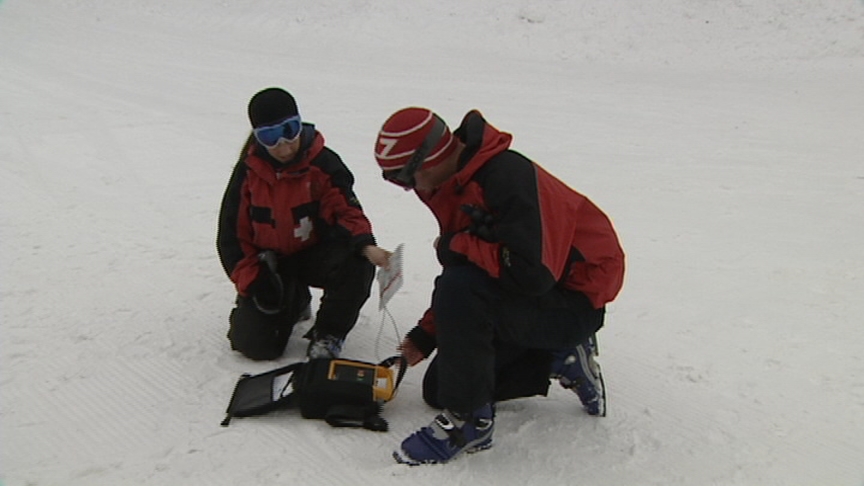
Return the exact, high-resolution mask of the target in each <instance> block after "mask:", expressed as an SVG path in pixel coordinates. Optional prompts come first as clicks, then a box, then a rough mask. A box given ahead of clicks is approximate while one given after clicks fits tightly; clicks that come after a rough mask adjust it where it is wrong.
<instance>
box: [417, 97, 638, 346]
mask: <svg viewBox="0 0 864 486" xmlns="http://www.w3.org/2000/svg"><path fill="white" fill-rule="evenodd" d="M454 135H455V136H456V137H458V138H459V140H460V141H462V143H464V144H465V150H464V151H463V152H462V154H461V156H460V159H459V164H460V169H459V171H458V172H457V173H456V174H454V175H453V176H452V177H451V178H450V179H448V180H447V181H446V182H444V184H442V185H441V186H440V187H438V188H437V189H436V190H435V191H434V192H431V193H419V192H418V196H419V197H420V199H421V200H422V201H423V202H424V203H426V205H427V206H429V208H430V209H431V210H432V212H433V213H434V214H435V217H436V219H437V220H438V224H439V226H440V233H441V238H440V240H439V249H438V251H439V255H441V254H442V253H450V256H449V257H448V258H447V259H448V260H457V261H458V260H459V259H462V260H467V261H468V262H470V263H471V264H474V265H476V266H478V267H480V268H481V269H483V270H485V271H486V273H488V274H489V275H490V276H491V277H492V278H494V279H496V281H498V282H499V283H500V284H501V286H502V287H503V288H505V289H508V290H509V291H512V292H517V293H522V294H527V295H541V294H544V293H546V292H548V291H550V290H552V288H553V287H555V286H561V287H563V288H565V289H569V290H574V291H579V292H582V293H584V294H585V295H586V296H587V297H588V299H590V301H591V303H592V304H593V305H594V307H595V308H597V309H599V308H602V307H603V306H604V305H605V304H607V303H608V302H610V301H612V300H613V299H614V298H615V296H616V295H617V294H618V292H619V291H620V290H621V286H622V284H623V278H624V252H623V250H622V249H621V245H620V244H619V241H618V237H617V235H616V233H615V230H614V228H613V226H612V223H611V221H610V220H609V218H608V217H607V216H606V215H605V214H604V213H603V211H601V210H600V209H599V208H598V207H597V206H595V205H594V204H593V203H592V202H591V201H590V200H589V199H588V198H587V197H585V196H584V195H582V194H580V193H578V192H576V191H574V190H573V189H571V188H570V187H568V186H567V185H566V184H564V183H563V182H561V181H560V180H558V179H556V178H555V177H554V176H552V175H551V174H550V173H548V172H546V171H545V170H544V169H543V168H542V167H540V166H539V165H537V164H535V163H534V162H532V161H530V160H529V159H527V158H526V157H524V156H522V155H521V154H519V153H517V152H515V151H512V150H509V147H510V142H511V140H512V136H511V135H510V134H507V133H503V132H500V131H498V130H497V129H496V128H495V127H493V126H492V125H489V124H488V123H487V122H486V120H484V119H483V117H482V115H481V114H480V113H479V112H477V111H472V112H470V113H468V114H467V115H466V116H465V118H464V119H463V121H462V124H461V126H460V127H459V129H457V130H456V131H455V132H454ZM466 205H467V206H471V207H475V208H479V209H481V210H482V211H484V212H487V213H489V214H490V215H491V216H492V220H493V223H492V225H493V228H494V235H495V238H494V239H493V241H489V240H488V238H487V239H481V238H479V237H478V236H475V235H474V234H471V233H470V232H468V231H466V229H467V228H469V226H470V225H471V218H470V216H469V215H468V213H467V212H466V211H465V210H464V209H463V207H464V206H466ZM441 245H446V247H444V248H442V247H441ZM454 257H455V258H454ZM439 259H440V258H439ZM420 327H421V328H422V329H423V330H424V331H426V333H428V334H432V335H434V333H435V324H434V316H433V315H432V312H431V310H429V311H427V312H426V314H425V315H424V316H423V319H421V321H420ZM413 337H415V336H412V338H413ZM420 339H422V337H420ZM415 344H421V343H417V342H416V341H415ZM427 350H428V349H427ZM427 350H424V352H425V351H427ZM430 352H431V351H430ZM424 354H425V353H424ZM427 355H428V354H427Z"/></svg>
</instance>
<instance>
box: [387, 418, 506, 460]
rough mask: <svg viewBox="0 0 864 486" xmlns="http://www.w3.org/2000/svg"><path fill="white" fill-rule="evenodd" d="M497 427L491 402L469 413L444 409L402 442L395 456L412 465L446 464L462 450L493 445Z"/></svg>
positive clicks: (472, 449) (482, 448) (473, 449)
mask: <svg viewBox="0 0 864 486" xmlns="http://www.w3.org/2000/svg"><path fill="white" fill-rule="evenodd" d="M494 429H495V407H494V406H493V405H492V404H491V403H487V404H486V405H484V406H482V407H480V408H479V409H477V410H475V411H474V412H473V413H468V414H458V413H455V412H451V411H449V410H444V411H443V412H442V413H440V414H439V415H438V416H437V417H435V420H433V421H432V423H431V424H429V425H428V426H427V427H423V428H422V429H420V430H418V431H417V432H414V433H413V434H411V435H410V436H409V437H408V438H407V439H405V440H404V441H402V446H401V447H400V449H399V450H397V451H394V452H393V458H394V459H396V461H397V462H400V463H402V464H408V465H411V466H416V465H418V464H439V463H445V462H448V461H450V460H451V459H453V458H454V457H456V456H458V455H460V454H462V453H463V452H467V453H469V454H470V453H472V452H477V451H482V450H484V449H488V448H490V447H492V432H493V430H494Z"/></svg>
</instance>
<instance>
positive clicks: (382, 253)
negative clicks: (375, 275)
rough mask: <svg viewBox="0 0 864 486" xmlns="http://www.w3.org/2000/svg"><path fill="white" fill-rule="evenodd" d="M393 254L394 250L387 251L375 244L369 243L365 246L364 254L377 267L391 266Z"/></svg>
mask: <svg viewBox="0 0 864 486" xmlns="http://www.w3.org/2000/svg"><path fill="white" fill-rule="evenodd" d="M392 254H393V252H392V251H387V250H385V249H384V248H381V247H378V246H375V245H367V246H366V247H365V248H363V256H364V257H366V259H367V260H369V262H371V263H372V264H373V265H375V266H376V267H382V268H389V267H390V256H391V255H392Z"/></svg>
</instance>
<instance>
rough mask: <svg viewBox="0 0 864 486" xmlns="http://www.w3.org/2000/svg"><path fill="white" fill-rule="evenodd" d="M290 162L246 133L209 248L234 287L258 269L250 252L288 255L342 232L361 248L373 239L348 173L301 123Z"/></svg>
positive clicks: (245, 282)
mask: <svg viewBox="0 0 864 486" xmlns="http://www.w3.org/2000/svg"><path fill="white" fill-rule="evenodd" d="M301 136H302V142H301V149H300V154H299V155H298V156H297V159H296V161H295V162H291V163H288V164H279V163H278V162H276V161H275V160H273V159H272V158H270V156H269V154H268V153H267V151H266V150H265V149H264V148H263V147H261V146H260V145H258V143H257V142H255V139H254V137H251V136H250V137H249V139H248V140H247V141H246V144H245V146H244V148H243V151H242V153H241V155H240V160H239V161H238V163H237V165H236V166H235V167H234V172H233V173H232V175H231V179H230V181H229V182H228V187H227V188H226V190H225V195H224V197H223V199H222V207H221V210H220V213H219V232H218V233H219V234H218V236H217V249H218V251H219V259H220V260H221V262H222V267H223V268H224V269H225V273H227V274H228V276H229V278H230V279H231V281H232V282H234V284H235V286H236V287H237V291H238V292H239V293H240V294H243V295H245V292H246V289H247V287H248V286H249V284H251V283H252V281H254V280H255V278H256V277H257V276H258V268H259V267H258V253H260V252H261V251H263V250H274V251H276V253H277V254H279V255H291V254H293V253H296V252H298V251H300V250H303V249H306V248H309V247H311V246H313V245H315V244H317V243H319V242H320V241H322V240H325V239H329V238H343V239H344V240H345V242H346V244H350V245H351V247H352V249H353V250H354V251H356V252H357V254H358V255H359V254H361V252H362V250H363V248H364V247H365V246H366V245H371V244H375V239H374V237H373V236H372V225H371V224H370V223H369V220H368V219H367V218H366V215H365V214H364V213H363V210H362V208H361V207H360V202H359V200H358V199H357V196H355V195H354V191H353V185H354V176H353V174H351V171H350V170H348V167H346V166H345V164H344V163H343V162H342V160H341V159H340V158H339V156H338V155H337V154H336V153H335V152H333V151H332V150H330V149H329V148H327V147H325V146H324V136H323V135H321V133H319V132H318V131H316V130H315V128H314V126H313V125H311V124H306V125H304V129H303V134H302V135H301Z"/></svg>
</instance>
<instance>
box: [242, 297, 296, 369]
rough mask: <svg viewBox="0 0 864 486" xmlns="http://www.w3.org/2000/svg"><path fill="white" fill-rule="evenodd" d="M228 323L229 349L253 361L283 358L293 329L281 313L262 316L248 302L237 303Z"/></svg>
mask: <svg viewBox="0 0 864 486" xmlns="http://www.w3.org/2000/svg"><path fill="white" fill-rule="evenodd" d="M228 322H229V324H230V327H229V328H228V339H229V340H230V341H231V349H233V350H235V351H239V352H241V353H243V355H244V356H246V357H247V358H249V359H253V360H256V361H261V360H272V359H276V358H278V357H280V356H282V353H283V352H284V351H285V345H286V344H287V343H288V338H289V337H290V336H291V331H292V330H293V327H294V326H293V323H289V321H288V319H287V316H286V315H284V313H283V314H276V315H267V314H264V313H262V312H261V311H259V310H258V309H256V308H255V306H254V304H252V303H251V302H250V301H249V300H248V299H244V300H243V301H240V302H238V304H237V307H235V308H234V309H232V310H231V314H230V316H229V317H228Z"/></svg>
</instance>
